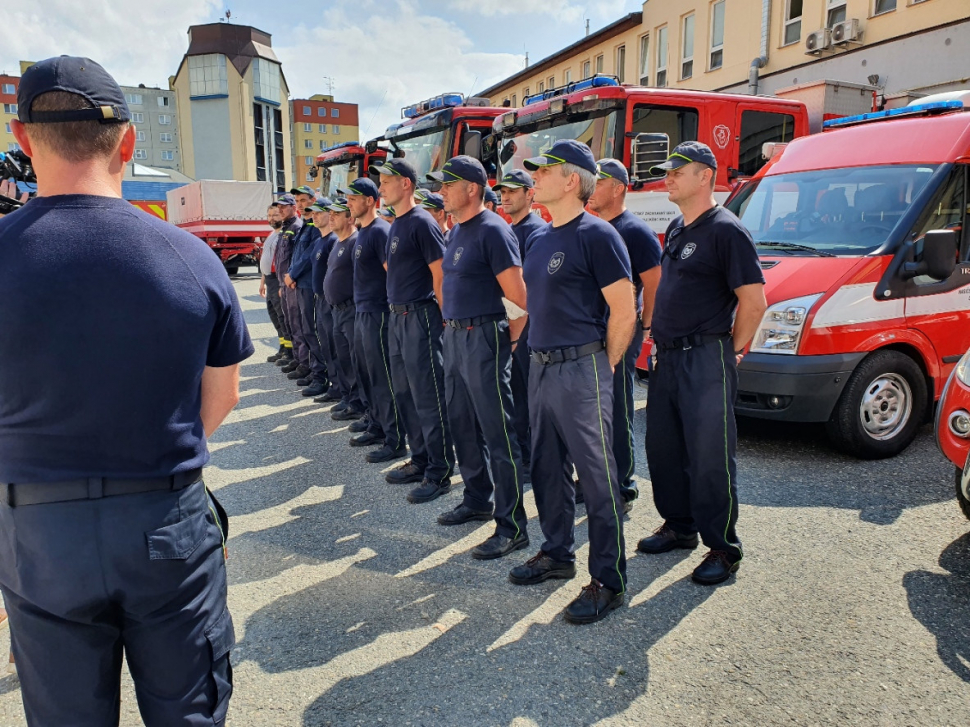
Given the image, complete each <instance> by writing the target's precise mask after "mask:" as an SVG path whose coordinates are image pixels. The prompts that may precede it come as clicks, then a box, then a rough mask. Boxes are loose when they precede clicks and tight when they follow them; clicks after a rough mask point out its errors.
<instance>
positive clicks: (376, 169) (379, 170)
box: [367, 164, 401, 177]
mask: <svg viewBox="0 0 970 727" xmlns="http://www.w3.org/2000/svg"><path fill="white" fill-rule="evenodd" d="M367 171H368V172H369V173H371V174H383V175H384V176H385V177H394V176H398V177H399V176H401V175H399V174H398V173H397V172H395V171H394V170H393V169H391V168H390V167H388V166H385V165H384V164H380V165H376V164H371V165H370V166H369V167H367Z"/></svg>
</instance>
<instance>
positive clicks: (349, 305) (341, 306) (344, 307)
mask: <svg viewBox="0 0 970 727" xmlns="http://www.w3.org/2000/svg"><path fill="white" fill-rule="evenodd" d="M330 307H331V308H333V309H334V310H347V309H348V308H353V307H354V299H353V298H351V299H350V300H345V301H344V302H343V303H331V304H330Z"/></svg>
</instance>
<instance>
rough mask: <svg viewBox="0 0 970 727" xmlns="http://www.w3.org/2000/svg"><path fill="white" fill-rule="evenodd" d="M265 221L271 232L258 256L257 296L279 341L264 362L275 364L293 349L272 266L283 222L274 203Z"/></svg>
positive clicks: (273, 266) (278, 285)
mask: <svg viewBox="0 0 970 727" xmlns="http://www.w3.org/2000/svg"><path fill="white" fill-rule="evenodd" d="M266 221H267V222H269V224H270V227H272V228H273V231H272V232H271V233H270V234H269V235H268V236H267V238H266V240H265V241H264V242H263V249H262V251H261V252H260V256H259V273H260V278H259V294H260V296H262V297H263V298H265V299H266V310H267V311H268V312H269V320H270V322H271V323H272V324H273V328H274V329H275V330H276V335H277V336H278V337H279V340H280V348H279V350H278V351H277V352H276V353H274V354H273V355H272V356H268V357H267V358H266V361H267V362H269V363H275V362H276V361H279V360H280V359H281V358H282V357H283V356H284V355H286V351H287V349H288V348H292V347H293V343H292V342H291V341H290V332H289V330H287V328H286V319H285V318H284V317H283V302H282V301H281V300H280V281H279V278H277V277H276V266H275V265H274V260H273V258H274V255H275V254H276V243H277V242H278V241H279V238H280V228H281V227H282V226H283V220H281V219H280V213H279V210H278V209H277V206H276V203H275V202H274V203H273V204H271V205H270V206H269V208H268V209H267V210H266Z"/></svg>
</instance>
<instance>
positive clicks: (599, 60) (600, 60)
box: [596, 53, 603, 73]
mask: <svg viewBox="0 0 970 727" xmlns="http://www.w3.org/2000/svg"><path fill="white" fill-rule="evenodd" d="M596 72H597V73H602V72H603V54H602V53H600V54H599V55H598V56H596Z"/></svg>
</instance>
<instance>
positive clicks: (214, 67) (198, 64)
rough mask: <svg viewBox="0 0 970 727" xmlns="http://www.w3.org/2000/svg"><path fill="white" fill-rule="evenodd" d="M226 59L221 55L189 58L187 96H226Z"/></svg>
mask: <svg viewBox="0 0 970 727" xmlns="http://www.w3.org/2000/svg"><path fill="white" fill-rule="evenodd" d="M228 95H229V81H228V80H227V78H226V57H225V56H224V55H222V54H221V53H207V54H206V55H202V56H189V96H228Z"/></svg>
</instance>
